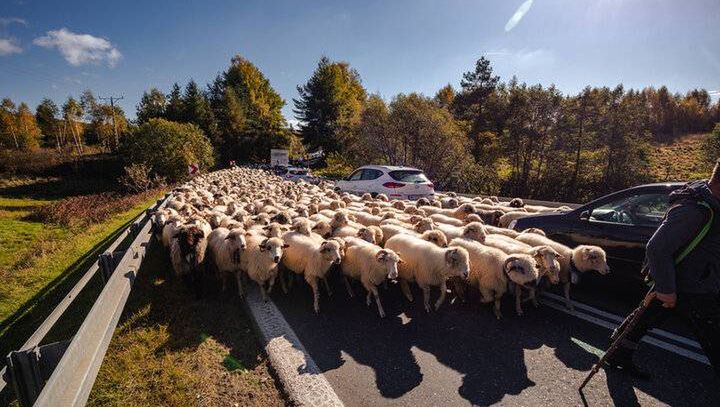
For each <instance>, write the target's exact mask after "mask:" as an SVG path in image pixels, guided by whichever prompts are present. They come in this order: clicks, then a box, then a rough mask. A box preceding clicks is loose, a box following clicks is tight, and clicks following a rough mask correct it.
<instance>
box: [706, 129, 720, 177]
mask: <svg viewBox="0 0 720 407" xmlns="http://www.w3.org/2000/svg"><path fill="white" fill-rule="evenodd" d="M703 144H704V146H703V147H704V148H703V150H704V151H705V157H704V158H705V160H706V161H707V163H708V164H709V166H710V168H711V169H712V166H713V165H714V164H715V161H716V160H717V159H718V158H720V123H717V124H715V128H714V129H713V131H712V133H710V134H708V135H707V136H705V140H704V143H703Z"/></svg>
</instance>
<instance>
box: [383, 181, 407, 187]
mask: <svg viewBox="0 0 720 407" xmlns="http://www.w3.org/2000/svg"><path fill="white" fill-rule="evenodd" d="M383 186H384V187H385V188H402V187H404V186H405V184H403V183H402V182H386V183H384V184H383Z"/></svg>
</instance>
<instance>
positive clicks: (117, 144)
mask: <svg viewBox="0 0 720 407" xmlns="http://www.w3.org/2000/svg"><path fill="white" fill-rule="evenodd" d="M124 98H125V96H124V95H123V96H120V97H115V96H110V97H106V98H104V97H100V96H98V99H100V100H109V101H110V108H111V109H112V122H113V123H112V124H113V134H114V135H115V148H118V147H120V136H119V135H118V130H117V123H115V102H116V101H118V100H123V99H124Z"/></svg>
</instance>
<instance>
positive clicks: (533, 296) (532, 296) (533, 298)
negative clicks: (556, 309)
mask: <svg viewBox="0 0 720 407" xmlns="http://www.w3.org/2000/svg"><path fill="white" fill-rule="evenodd" d="M535 291H536V290H535V289H534V288H531V289H530V302H532V305H533V307H535V308H537V307H539V306H540V304H538V300H537V297H536V294H537V293H536V292H535Z"/></svg>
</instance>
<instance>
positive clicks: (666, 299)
mask: <svg viewBox="0 0 720 407" xmlns="http://www.w3.org/2000/svg"><path fill="white" fill-rule="evenodd" d="M655 298H657V299H658V301H660V302H662V306H663V307H665V308H675V303H676V302H677V294H675V293H671V294H663V293H659V292H656V293H655Z"/></svg>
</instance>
